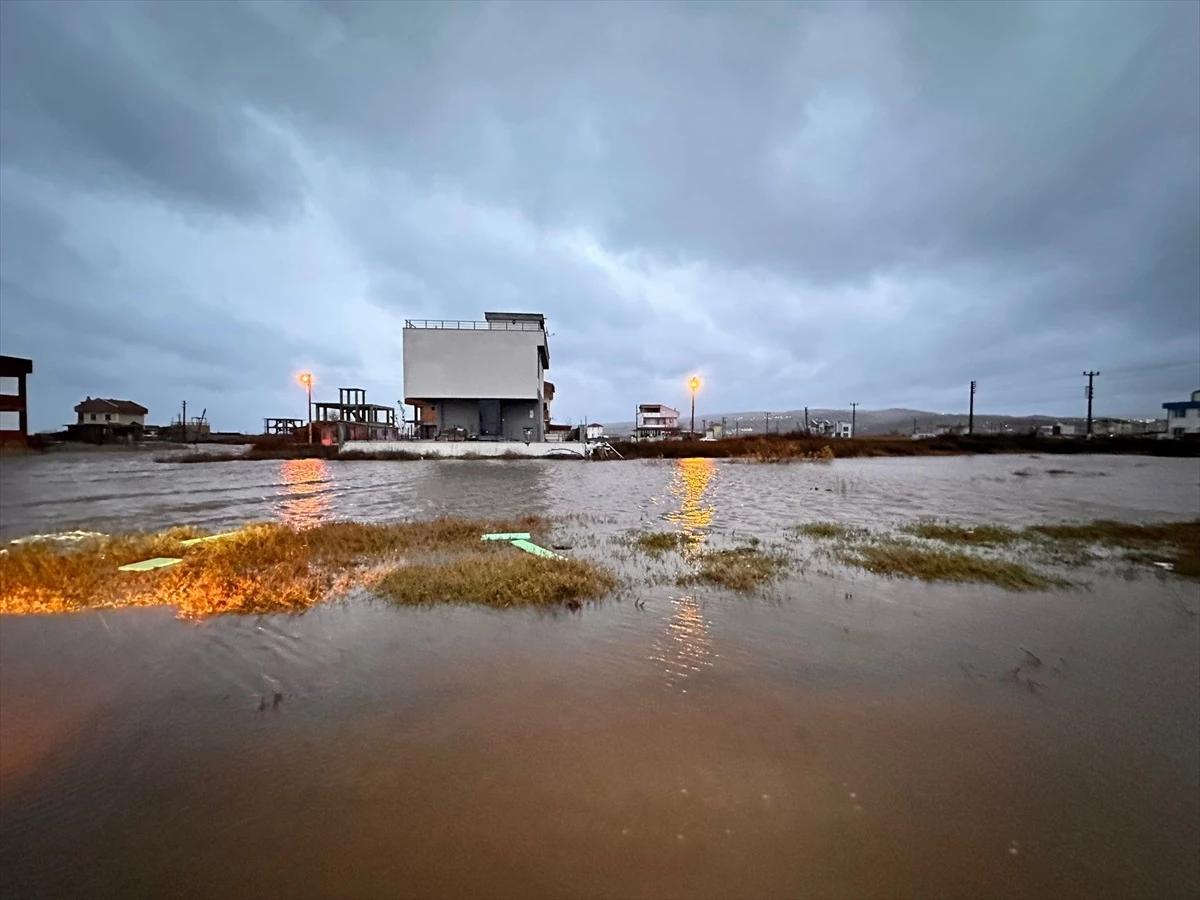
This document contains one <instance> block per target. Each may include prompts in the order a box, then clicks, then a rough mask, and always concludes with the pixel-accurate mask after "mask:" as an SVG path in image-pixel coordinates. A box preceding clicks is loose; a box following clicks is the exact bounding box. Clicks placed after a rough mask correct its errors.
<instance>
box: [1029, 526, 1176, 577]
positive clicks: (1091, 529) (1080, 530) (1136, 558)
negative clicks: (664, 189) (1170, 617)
mask: <svg viewBox="0 0 1200 900" xmlns="http://www.w3.org/2000/svg"><path fill="white" fill-rule="evenodd" d="M1025 532H1026V534H1028V535H1031V536H1034V537H1039V538H1042V539H1045V540H1049V541H1056V542H1062V543H1066V544H1074V545H1081V544H1094V545H1098V546H1104V547H1116V548H1119V549H1122V550H1125V551H1126V558H1127V559H1129V560H1130V561H1131V562H1136V563H1141V564H1147V563H1154V562H1166V563H1169V564H1170V565H1171V567H1172V568H1173V570H1174V571H1175V573H1176V574H1177V575H1182V576H1183V577H1185V578H1200V519H1193V520H1192V521H1189V522H1158V523H1154V524H1148V525H1140V524H1137V523H1133V522H1112V521H1107V520H1100V521H1096V522H1091V523H1088V524H1075V525H1033V526H1031V527H1029V528H1027V529H1025Z"/></svg>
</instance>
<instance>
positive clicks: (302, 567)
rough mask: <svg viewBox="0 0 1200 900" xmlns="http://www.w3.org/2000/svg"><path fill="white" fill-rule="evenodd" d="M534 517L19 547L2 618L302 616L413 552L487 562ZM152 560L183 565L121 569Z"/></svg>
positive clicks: (8, 568) (540, 525) (4, 582)
mask: <svg viewBox="0 0 1200 900" xmlns="http://www.w3.org/2000/svg"><path fill="white" fill-rule="evenodd" d="M544 526H545V523H544V522H543V521H542V520H541V519H539V518H537V517H526V518H522V519H517V520H515V521H501V522H492V521H480V520H472V519H453V518H443V519H435V520H432V521H427V522H403V523H394V524H366V523H360V522H331V523H328V524H325V525H319V526H317V527H315V528H309V529H295V528H291V527H288V526H286V525H274V524H272V525H252V526H248V527H246V528H243V529H240V530H239V531H237V532H235V533H234V534H233V535H231V536H230V537H227V538H223V539H221V540H217V541H209V542H205V543H201V544H196V545H193V546H191V547H184V546H183V545H182V544H181V541H182V540H184V539H186V538H188V537H194V536H196V532H192V531H185V530H175V531H170V532H165V533H163V534H159V535H133V536H126V537H101V538H95V539H91V540H86V541H80V542H78V543H76V544H74V545H71V546H62V545H55V544H50V543H30V544H21V545H18V546H15V547H12V548H10V549H9V550H8V551H7V552H6V553H3V554H0V613H54V612H70V611H74V610H79V609H86V608H89V607H111V606H165V605H174V606H178V607H179V611H180V613H181V615H185V616H206V615H212V614H216V613H226V612H235V613H269V612H287V611H296V610H303V609H306V608H307V607H309V606H311V605H312V604H314V603H317V602H319V601H321V600H323V599H325V598H326V597H328V596H329V595H330V594H331V593H336V592H338V591H341V590H345V589H348V588H350V587H353V586H355V585H358V584H362V583H365V582H366V581H367V580H369V577H370V575H371V572H372V567H377V566H379V565H381V564H383V563H386V562H388V561H392V560H395V559H396V558H399V557H403V556H405V555H410V554H419V553H433V552H439V551H441V552H459V553H462V552H466V551H473V552H472V556H473V557H475V558H479V557H482V556H487V557H489V558H490V557H492V556H495V555H496V554H497V552H498V551H499V550H500V549H503V550H504V551H506V552H509V553H514V552H516V551H513V550H512V549H511V548H509V547H506V546H505V547H503V548H500V547H494V548H489V547H486V546H485V547H483V548H481V547H480V543H481V541H480V536H481V535H483V534H484V533H488V532H496V531H505V532H512V531H528V532H531V533H534V534H537V533H539V532H541V531H542V530H543V529H544ZM154 556H172V557H179V558H182V560H183V562H181V563H179V564H178V565H174V566H171V567H170V568H166V569H161V570H155V571H152V572H119V571H117V568H118V566H121V565H124V564H126V563H130V562H137V561H139V560H143V559H148V558H150V557H154Z"/></svg>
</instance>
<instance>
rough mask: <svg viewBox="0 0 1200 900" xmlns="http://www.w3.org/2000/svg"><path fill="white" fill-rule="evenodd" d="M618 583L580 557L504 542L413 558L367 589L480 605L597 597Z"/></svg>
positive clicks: (400, 597) (401, 599)
mask: <svg viewBox="0 0 1200 900" xmlns="http://www.w3.org/2000/svg"><path fill="white" fill-rule="evenodd" d="M616 586H617V581H616V578H614V577H613V575H612V574H611V573H610V572H608V571H606V570H604V569H602V568H600V567H599V566H597V565H595V564H594V563H590V562H586V561H584V560H578V559H564V560H553V559H543V558H541V557H538V556H533V555H531V554H528V553H521V552H519V551H516V550H513V549H511V548H505V552H503V553H495V554H483V553H469V554H465V555H462V556H458V557H455V558H454V559H451V560H448V561H446V562H442V563H436V564H427V563H414V564H411V565H405V566H400V567H398V568H396V569H393V570H392V571H391V572H388V573H387V574H386V575H384V576H383V577H382V578H381V579H380V580H378V581H376V582H375V583H374V584H372V586H371V589H372V590H373V591H374V592H375V593H377V594H379V595H380V596H382V597H384V598H386V599H387V600H389V601H391V602H392V603H397V604H401V605H406V606H411V605H417V606H420V605H426V604H433V603H473V604H479V605H482V606H497V607H514V606H563V605H565V606H568V607H572V608H576V607H578V606H579V605H580V602H581V601H583V600H588V599H597V598H600V597H603V596H604V595H605V594H608V593H610V592H611V591H612V590H613V589H614V588H616Z"/></svg>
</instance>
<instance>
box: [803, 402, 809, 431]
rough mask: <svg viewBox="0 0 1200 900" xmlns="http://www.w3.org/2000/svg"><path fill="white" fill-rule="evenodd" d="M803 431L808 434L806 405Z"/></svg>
mask: <svg viewBox="0 0 1200 900" xmlns="http://www.w3.org/2000/svg"><path fill="white" fill-rule="evenodd" d="M804 433H805V434H808V407H807V406H806V407H804Z"/></svg>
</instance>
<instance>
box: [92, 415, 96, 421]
mask: <svg viewBox="0 0 1200 900" xmlns="http://www.w3.org/2000/svg"><path fill="white" fill-rule="evenodd" d="M92 421H93V422H95V421H96V414H95V413H92Z"/></svg>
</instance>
